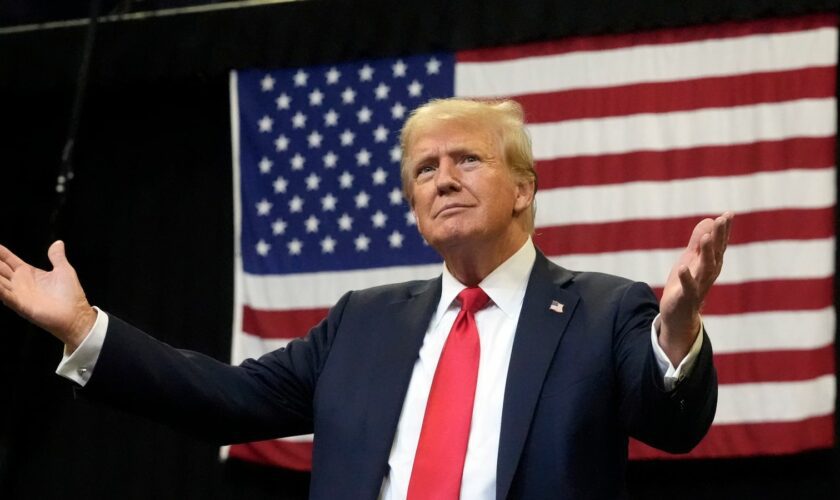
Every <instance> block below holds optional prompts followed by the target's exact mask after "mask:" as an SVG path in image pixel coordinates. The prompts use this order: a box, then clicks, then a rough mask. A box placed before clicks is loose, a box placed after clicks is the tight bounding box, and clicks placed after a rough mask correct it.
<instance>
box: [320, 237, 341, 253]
mask: <svg viewBox="0 0 840 500" xmlns="http://www.w3.org/2000/svg"><path fill="white" fill-rule="evenodd" d="M336 243H338V242H337V241H335V240H334V239H332V237H330V236H327V237H326V238H324V239H323V240H321V253H333V252H334V251H335V245H336Z"/></svg>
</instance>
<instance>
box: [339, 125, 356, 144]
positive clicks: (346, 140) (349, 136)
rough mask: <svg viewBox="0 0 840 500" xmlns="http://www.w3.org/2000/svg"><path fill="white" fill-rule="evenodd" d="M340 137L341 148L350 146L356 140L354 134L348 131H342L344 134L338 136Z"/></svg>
mask: <svg viewBox="0 0 840 500" xmlns="http://www.w3.org/2000/svg"><path fill="white" fill-rule="evenodd" d="M339 137H341V145H342V146H351V145H352V144H353V139H355V138H356V134H354V133H353V132H351V131H350V129H349V128H348V129H344V132H342V133H341V135H340V136H339Z"/></svg>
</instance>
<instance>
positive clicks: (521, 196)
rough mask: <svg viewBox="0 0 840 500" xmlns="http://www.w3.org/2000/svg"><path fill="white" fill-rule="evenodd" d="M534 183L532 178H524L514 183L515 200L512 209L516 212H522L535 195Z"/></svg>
mask: <svg viewBox="0 0 840 500" xmlns="http://www.w3.org/2000/svg"><path fill="white" fill-rule="evenodd" d="M535 191H536V184H535V183H534V181H533V180H524V181H520V182H517V183H516V200H514V203H513V211H514V213H516V214H520V213H522V212H523V211H524V210H527V209H528V207H530V206H531V204H532V203H533V201H534V196H535V195H536V193H535Z"/></svg>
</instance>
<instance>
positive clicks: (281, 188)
mask: <svg viewBox="0 0 840 500" xmlns="http://www.w3.org/2000/svg"><path fill="white" fill-rule="evenodd" d="M288 185H289V181H287V180H286V179H284V178H282V177H278V178H277V179H275V180H274V192H275V193H285V192H286V187H287V186H288Z"/></svg>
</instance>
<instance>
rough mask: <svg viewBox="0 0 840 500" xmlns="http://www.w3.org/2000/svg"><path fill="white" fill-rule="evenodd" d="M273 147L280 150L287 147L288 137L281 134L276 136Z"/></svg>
mask: <svg viewBox="0 0 840 500" xmlns="http://www.w3.org/2000/svg"><path fill="white" fill-rule="evenodd" d="M274 149H276V150H277V151H280V152H282V151H285V150H287V149H289V138H288V137H286V136H285V135H283V134H280V135H279V136H277V139H274Z"/></svg>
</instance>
